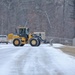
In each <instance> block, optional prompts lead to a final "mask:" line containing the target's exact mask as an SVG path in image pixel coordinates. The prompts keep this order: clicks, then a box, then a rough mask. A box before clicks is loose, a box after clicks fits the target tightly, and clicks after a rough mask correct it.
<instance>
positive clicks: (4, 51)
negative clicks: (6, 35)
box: [0, 44, 75, 75]
mask: <svg viewBox="0 0 75 75" xmlns="http://www.w3.org/2000/svg"><path fill="white" fill-rule="evenodd" d="M0 75H75V58H74V57H72V56H69V55H67V54H65V53H63V52H62V51H61V50H59V49H55V48H54V47H51V46H50V45H48V44H47V45H45V44H42V45H41V46H39V47H31V46H30V45H25V46H23V47H14V46H13V45H12V44H9V45H0Z"/></svg>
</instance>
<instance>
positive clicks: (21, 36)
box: [8, 27, 46, 46]
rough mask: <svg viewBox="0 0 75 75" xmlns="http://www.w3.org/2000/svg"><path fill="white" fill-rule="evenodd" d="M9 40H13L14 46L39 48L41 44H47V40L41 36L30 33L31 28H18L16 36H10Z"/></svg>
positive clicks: (11, 34)
mask: <svg viewBox="0 0 75 75" xmlns="http://www.w3.org/2000/svg"><path fill="white" fill-rule="evenodd" d="M8 40H12V42H13V45H14V46H24V45H25V44H30V45H31V46H39V45H40V44H41V42H44V43H46V40H43V39H42V38H41V34H39V35H36V34H33V33H29V28H27V27H18V28H17V29H16V34H13V33H10V34H8Z"/></svg>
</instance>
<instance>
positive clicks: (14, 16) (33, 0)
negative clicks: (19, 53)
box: [0, 0, 75, 38]
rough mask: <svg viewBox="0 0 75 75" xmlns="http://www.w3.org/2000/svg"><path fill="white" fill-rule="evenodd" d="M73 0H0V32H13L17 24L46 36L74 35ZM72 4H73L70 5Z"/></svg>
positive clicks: (74, 14)
mask: <svg viewBox="0 0 75 75" xmlns="http://www.w3.org/2000/svg"><path fill="white" fill-rule="evenodd" d="M74 2H75V1H74V0H0V34H8V33H11V32H13V33H15V28H17V27H18V26H27V27H29V28H30V31H31V32H34V31H42V32H43V31H44V32H46V35H47V36H51V37H62V38H73V37H74V36H75V32H74V31H75V29H74V24H75V22H74V19H73V18H72V17H71V15H73V17H74V16H75V12H74V11H75V5H74V4H75V3H74ZM70 4H72V5H73V6H70Z"/></svg>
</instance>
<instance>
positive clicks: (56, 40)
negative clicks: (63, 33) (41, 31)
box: [46, 36, 73, 46]
mask: <svg viewBox="0 0 75 75" xmlns="http://www.w3.org/2000/svg"><path fill="white" fill-rule="evenodd" d="M46 39H47V40H48V41H49V42H50V44H51V43H61V44H64V45H70V46H72V45H73V39H68V38H59V37H50V36H48V37H46Z"/></svg>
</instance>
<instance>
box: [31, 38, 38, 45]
mask: <svg viewBox="0 0 75 75" xmlns="http://www.w3.org/2000/svg"><path fill="white" fill-rule="evenodd" d="M37 44H38V40H37V39H35V38H32V39H30V45H31V46H37Z"/></svg>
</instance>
